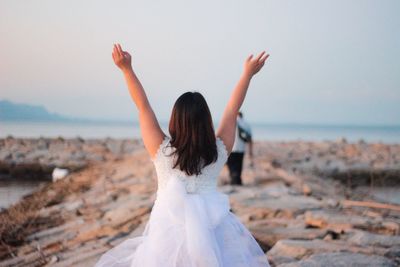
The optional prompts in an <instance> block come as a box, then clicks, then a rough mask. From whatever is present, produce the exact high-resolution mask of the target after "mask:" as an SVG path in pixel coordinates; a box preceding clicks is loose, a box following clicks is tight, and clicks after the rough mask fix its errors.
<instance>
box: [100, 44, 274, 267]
mask: <svg viewBox="0 0 400 267" xmlns="http://www.w3.org/2000/svg"><path fill="white" fill-rule="evenodd" d="M268 56H269V55H267V54H265V52H262V53H261V54H259V55H258V56H257V57H255V58H254V57H253V55H251V56H249V57H248V58H247V59H246V61H245V63H244V70H243V74H242V76H241V78H240V80H239V82H238V84H237V86H236V88H235V89H234V91H233V93H232V96H231V98H230V100H229V102H228V104H227V106H226V108H225V111H224V114H223V117H222V120H221V123H220V125H219V127H218V130H217V132H216V134H215V133H214V128H213V122H212V118H211V114H210V110H209V108H208V106H207V103H206V101H205V99H204V98H203V96H202V95H201V94H200V93H198V92H187V93H184V94H183V95H181V96H180V97H179V98H178V99H177V101H176V103H175V105H174V107H173V110H172V115H171V118H170V123H169V133H170V137H169V136H167V135H166V134H165V133H164V132H163V131H162V130H161V128H160V126H159V123H158V121H157V118H156V116H155V114H154V112H153V109H152V108H151V106H150V103H149V101H148V99H147V97H146V93H145V91H144V89H143V87H142V85H141V83H140V81H139V79H138V78H137V77H136V75H135V72H134V71H133V69H132V66H131V55H130V54H129V53H128V52H126V51H123V50H122V48H121V46H120V45H119V44H117V45H114V49H113V53H112V57H113V60H114V62H115V64H116V65H117V66H118V67H119V68H120V69H121V70H122V72H123V74H124V77H125V80H126V83H127V85H128V88H129V92H130V95H131V97H132V99H133V101H134V102H135V104H136V107H137V108H138V111H139V122H140V129H141V134H142V138H143V142H144V146H145V148H146V150H147V151H148V153H149V154H150V157H151V160H152V161H153V163H154V166H155V168H156V171H157V178H158V190H157V198H156V201H155V203H154V206H153V209H152V211H151V215H150V219H149V221H148V223H147V225H146V228H145V230H144V233H143V235H142V236H140V237H136V238H132V239H128V240H125V241H124V242H122V243H121V244H120V245H118V246H116V247H114V248H113V249H111V250H109V251H107V252H106V253H105V254H103V255H102V257H101V258H100V260H99V261H98V262H97V264H96V267H128V266H129V267H136V266H143V267H161V266H163V267H216V266H218V267H235V266H269V263H268V261H267V258H266V256H265V254H264V253H263V251H262V250H261V248H260V246H259V245H258V244H257V242H256V241H255V239H254V238H253V236H252V235H251V233H250V232H249V231H248V230H247V229H246V228H245V227H244V225H243V224H242V223H241V222H240V221H239V220H238V218H237V217H236V216H235V215H234V214H233V213H231V212H230V206H229V199H228V196H227V195H226V194H223V193H220V192H219V191H218V190H217V177H218V175H219V172H220V171H221V169H222V168H223V166H224V164H225V162H226V160H227V158H228V155H229V154H230V152H231V150H232V146H233V143H234V141H235V133H236V116H237V113H238V111H239V108H240V106H241V105H242V103H243V101H244V98H245V96H246V91H247V88H248V86H249V84H250V80H251V78H252V77H253V76H254V75H255V74H256V73H257V72H258V71H259V70H260V69H261V68H262V67H263V66H264V63H265V61H266V60H267V58H268Z"/></svg>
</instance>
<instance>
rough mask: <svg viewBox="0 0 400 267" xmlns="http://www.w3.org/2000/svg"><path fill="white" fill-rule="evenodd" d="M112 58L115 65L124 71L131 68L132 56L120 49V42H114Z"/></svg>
mask: <svg viewBox="0 0 400 267" xmlns="http://www.w3.org/2000/svg"><path fill="white" fill-rule="evenodd" d="M112 58H113V60H114V63H115V65H117V67H118V68H120V69H121V70H123V71H124V70H129V69H131V68H132V57H131V55H130V54H129V53H128V52H126V51H124V50H122V48H121V45H120V44H114V49H113V52H112Z"/></svg>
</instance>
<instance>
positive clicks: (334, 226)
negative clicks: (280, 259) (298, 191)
mask: <svg viewBox="0 0 400 267" xmlns="http://www.w3.org/2000/svg"><path fill="white" fill-rule="evenodd" d="M305 222H306V224H307V225H310V226H313V227H318V228H326V229H329V230H332V231H334V232H336V233H342V232H343V231H345V230H348V229H352V228H361V229H367V228H369V227H370V226H371V225H375V224H379V219H374V218H367V217H361V216H358V215H347V214H344V213H343V212H338V211H335V210H318V211H307V212H306V213H305Z"/></svg>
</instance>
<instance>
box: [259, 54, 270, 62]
mask: <svg viewBox="0 0 400 267" xmlns="http://www.w3.org/2000/svg"><path fill="white" fill-rule="evenodd" d="M268 57H269V54H266V55H264V56H263V57H262V58H261V59H260V61H261V62H263V63H264V62H265V61H266V60H267V58H268Z"/></svg>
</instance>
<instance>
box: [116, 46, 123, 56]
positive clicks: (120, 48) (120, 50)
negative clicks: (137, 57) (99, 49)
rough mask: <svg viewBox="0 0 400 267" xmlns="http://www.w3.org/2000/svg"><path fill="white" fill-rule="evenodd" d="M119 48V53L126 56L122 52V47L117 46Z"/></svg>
mask: <svg viewBox="0 0 400 267" xmlns="http://www.w3.org/2000/svg"><path fill="white" fill-rule="evenodd" d="M117 47H118V51H119V53H120V55H121V56H123V55H124V51H123V50H122V47H121V45H120V44H117Z"/></svg>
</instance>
